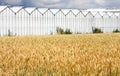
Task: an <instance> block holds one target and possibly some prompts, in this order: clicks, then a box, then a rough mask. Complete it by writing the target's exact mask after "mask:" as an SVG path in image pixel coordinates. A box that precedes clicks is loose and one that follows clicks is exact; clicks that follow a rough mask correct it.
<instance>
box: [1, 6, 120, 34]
mask: <svg viewBox="0 0 120 76" xmlns="http://www.w3.org/2000/svg"><path fill="white" fill-rule="evenodd" d="M119 11H120V10H119ZM119 11H109V10H104V11H99V10H94V11H92V10H78V9H47V8H23V7H8V6H0V35H1V36H5V35H7V34H8V32H10V33H12V35H18V36H21V35H48V34H51V33H53V34H56V28H57V27H60V28H63V29H64V30H65V29H70V30H71V31H72V32H73V33H92V28H93V27H96V28H100V29H101V30H102V31H103V32H112V31H113V30H115V29H119V28H120V12H119Z"/></svg>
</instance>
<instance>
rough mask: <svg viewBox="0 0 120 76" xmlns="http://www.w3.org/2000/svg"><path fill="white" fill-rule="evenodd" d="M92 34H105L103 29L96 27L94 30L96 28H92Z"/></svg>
mask: <svg viewBox="0 0 120 76" xmlns="http://www.w3.org/2000/svg"><path fill="white" fill-rule="evenodd" d="M92 32H93V33H103V32H102V30H101V29H99V28H96V27H95V28H94V27H93V28H92Z"/></svg>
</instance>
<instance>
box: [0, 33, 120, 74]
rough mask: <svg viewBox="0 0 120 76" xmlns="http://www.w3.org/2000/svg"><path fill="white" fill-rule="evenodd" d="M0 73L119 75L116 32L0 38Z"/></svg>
mask: <svg viewBox="0 0 120 76" xmlns="http://www.w3.org/2000/svg"><path fill="white" fill-rule="evenodd" d="M0 76H120V34H80V35H51V36H20V37H0Z"/></svg>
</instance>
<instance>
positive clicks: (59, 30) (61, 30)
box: [56, 27, 72, 34]
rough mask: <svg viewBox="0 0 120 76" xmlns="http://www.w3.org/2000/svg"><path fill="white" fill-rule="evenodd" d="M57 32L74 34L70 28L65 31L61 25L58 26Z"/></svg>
mask: <svg viewBox="0 0 120 76" xmlns="http://www.w3.org/2000/svg"><path fill="white" fill-rule="evenodd" d="M56 32H57V34H72V32H71V31H70V29H66V30H65V31H64V30H63V29H62V28H60V27H57V28H56Z"/></svg>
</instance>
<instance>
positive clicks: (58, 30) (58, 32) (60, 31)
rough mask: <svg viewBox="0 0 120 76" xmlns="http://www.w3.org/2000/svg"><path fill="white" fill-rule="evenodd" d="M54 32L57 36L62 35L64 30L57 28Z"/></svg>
mask: <svg viewBox="0 0 120 76" xmlns="http://www.w3.org/2000/svg"><path fill="white" fill-rule="evenodd" d="M56 32H57V34H63V33H64V30H63V29H62V28H60V27H57V29H56Z"/></svg>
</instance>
